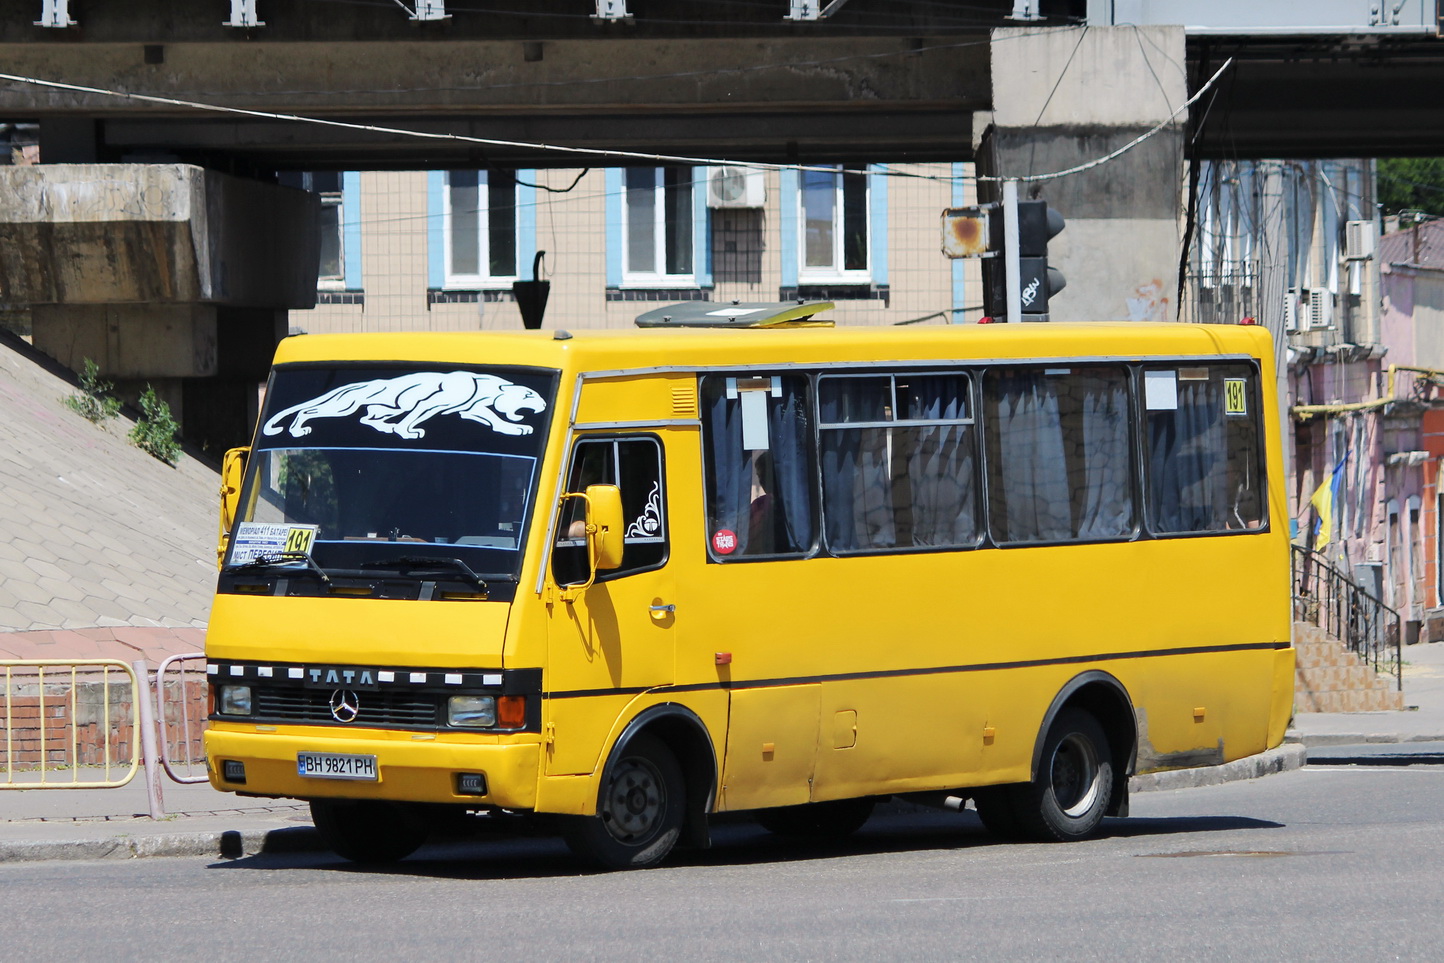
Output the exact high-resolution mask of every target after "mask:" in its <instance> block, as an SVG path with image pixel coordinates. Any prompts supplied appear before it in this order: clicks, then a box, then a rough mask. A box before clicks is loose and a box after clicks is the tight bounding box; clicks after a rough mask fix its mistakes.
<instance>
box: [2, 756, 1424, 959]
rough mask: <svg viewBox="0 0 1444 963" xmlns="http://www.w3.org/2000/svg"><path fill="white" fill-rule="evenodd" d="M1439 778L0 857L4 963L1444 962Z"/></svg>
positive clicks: (1356, 777) (1323, 772)
mask: <svg viewBox="0 0 1444 963" xmlns="http://www.w3.org/2000/svg"><path fill="white" fill-rule="evenodd" d="M1441 802H1444V766H1432V765H1415V766H1409V767H1389V766H1378V765H1370V766H1352V767H1329V766H1322V767H1313V766H1311V767H1310V768H1307V769H1304V770H1300V771H1296V772H1290V773H1285V774H1281V775H1276V776H1270V777H1268V778H1266V779H1259V780H1253V781H1250V782H1242V783H1232V784H1228V785H1223V786H1214V787H1208V788H1200V789H1187V790H1176V791H1172V792H1156V793H1148V794H1143V795H1137V796H1135V797H1134V805H1133V811H1134V816H1133V818H1130V819H1125V820H1109V821H1108V822H1107V823H1105V829H1106V834H1105V835H1104V836H1103V837H1102V838H1098V839H1094V840H1090V841H1087V842H1083V843H1075V844H1071V845H1031V844H1029V845H1023V844H1004V843H998V842H995V841H994V840H993V839H992V837H990V836H988V835H987V834H986V833H985V832H984V831H983V829H982V827H981V826H980V825H979V824H978V822H977V821H976V819H975V818H974V817H973V816H972V815H970V814H969V815H961V816H959V815H949V814H944V813H932V812H922V811H920V812H894V813H887V814H883V815H880V816H877V817H874V819H873V820H872V821H871V822H869V823H868V825H867V826H866V827H865V828H864V829H863V831H862V832H861V833H859V834H858V835H857V836H856V837H854V838H853V839H851V840H849V841H847V842H846V843H843V844H829V845H803V844H798V843H796V842H790V841H784V840H780V839H777V838H774V837H771V836H768V835H767V834H765V833H763V832H762V831H761V830H759V829H756V828H754V827H752V826H751V825H750V824H730V825H724V826H721V827H719V828H718V829H717V831H716V834H715V835H716V837H717V838H716V845H715V846H714V848H713V849H711V850H709V851H706V852H702V853H692V854H681V857H680V858H678V859H676V860H674V862H673V863H672V864H670V865H668V866H665V867H663V868H661V869H657V870H652V871H649V872H633V873H617V874H599V873H587V872H582V871H580V870H579V869H578V867H577V866H576V864H575V863H574V862H573V861H572V860H571V858H570V856H569V855H568V854H567V853H566V850H565V849H564V848H563V847H562V846H561V845H560V844H559V843H556V842H554V841H552V840H550V839H531V838H512V837H508V838H504V839H485V840H480V841H475V842H467V843H453V844H448V845H444V846H432V847H428V848H426V849H423V850H422V851H421V852H420V853H419V854H418V855H417V856H414V857H412V858H411V859H409V860H407V861H405V862H403V863H400V864H397V865H396V866H395V867H394V868H391V869H388V870H384V871H376V870H362V869H360V868H357V867H354V866H351V865H350V864H347V863H344V862H342V861H340V860H338V859H336V858H334V857H331V856H328V855H322V854H315V853H304V854H303V853H294V854H277V855H263V856H256V857H249V858H245V859H239V860H234V861H205V860H192V859H178V858H174V859H142V860H134V861H126V862H119V861H109V862H93V863H70V862H51V863H12V864H4V863H0V906H3V908H4V911H3V917H0V918H3V925H0V959H3V960H7V961H8V960H22V959H23V960H27V961H33V960H60V959H65V960H77V959H79V960H91V959H106V960H132V959H136V960H138V959H147V960H154V959H165V960H169V959H182V958H186V959H196V958H205V959H212V960H241V959H248V960H249V959H258V958H261V959H279V960H289V959H307V960H309V959H313V958H320V959H326V958H341V959H345V958H360V959H384V958H395V959H406V960H418V959H419V960H430V959H448V960H455V959H486V960H514V961H521V960H563V959H564V960H628V961H635V960H645V959H654V960H727V961H746V960H869V961H877V960H900V959H901V960H930V961H931V960H941V959H1047V960H1110V961H1116V960H1145V959H1150V960H1151V959H1168V960H1178V959H1184V960H1195V959H1197V960H1234V959H1237V960H1257V959H1264V960H1284V959H1287V960H1348V961H1350V963H1356V961H1360V960H1382V959H1395V958H1405V959H1422V958H1435V959H1437V958H1439V956H1440V954H1441V952H1444V951H1441V947H1444V806H1441Z"/></svg>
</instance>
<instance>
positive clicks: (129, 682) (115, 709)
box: [0, 659, 149, 790]
mask: <svg viewBox="0 0 1444 963" xmlns="http://www.w3.org/2000/svg"><path fill="white" fill-rule="evenodd" d="M148 698H149V693H148V689H147V688H146V687H145V686H143V685H142V684H141V682H140V680H139V678H138V677H137V675H136V670H135V669H134V668H133V667H132V666H130V665H127V664H126V663H124V662H120V661H118V660H113V659H96V660H93V661H71V660H65V659H20V660H0V725H3V733H0V790H4V789H42V788H43V789H106V788H115V787H119V786H124V785H125V784H126V783H128V782H130V781H131V780H132V779H133V778H135V774H136V772H137V771H138V770H139V768H140V765H141V759H142V741H143V738H144V734H145V733H144V725H143V722H142V717H141V707H142V704H143V702H145V701H146V700H148Z"/></svg>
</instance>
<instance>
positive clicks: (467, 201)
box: [443, 170, 520, 288]
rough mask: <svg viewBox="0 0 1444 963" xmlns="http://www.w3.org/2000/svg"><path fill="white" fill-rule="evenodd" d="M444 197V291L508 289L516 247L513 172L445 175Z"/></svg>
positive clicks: (513, 274) (514, 274) (514, 267)
mask: <svg viewBox="0 0 1444 963" xmlns="http://www.w3.org/2000/svg"><path fill="white" fill-rule="evenodd" d="M443 196H444V211H443V219H444V222H445V224H444V228H443V234H444V237H445V245H446V248H445V255H444V257H445V266H446V270H445V281H444V283H445V286H446V287H447V288H486V287H503V286H508V285H510V284H511V283H512V282H513V281H515V280H516V279H517V276H518V275H517V252H518V250H519V247H520V244H519V235H518V230H517V224H518V219H517V176H516V171H514V170H485V171H475V170H457V171H447V172H446V189H445V191H444V195H443Z"/></svg>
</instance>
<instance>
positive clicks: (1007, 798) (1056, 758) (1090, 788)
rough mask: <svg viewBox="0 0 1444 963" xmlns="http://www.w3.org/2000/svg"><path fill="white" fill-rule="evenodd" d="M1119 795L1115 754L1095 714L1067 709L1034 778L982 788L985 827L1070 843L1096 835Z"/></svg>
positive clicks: (1045, 742) (976, 800) (1046, 741)
mask: <svg viewBox="0 0 1444 963" xmlns="http://www.w3.org/2000/svg"><path fill="white" fill-rule="evenodd" d="M1112 796H1113V756H1112V753H1111V752H1110V750H1109V748H1108V737H1107V736H1106V734H1105V733H1104V732H1103V726H1102V725H1101V724H1099V722H1098V720H1097V719H1096V718H1095V717H1094V716H1093V715H1092V714H1091V713H1089V712H1085V711H1083V710H1082V709H1065V710H1063V711H1062V712H1061V713H1059V714H1058V718H1057V719H1055V720H1054V722H1053V725H1052V726H1051V727H1050V728H1049V730H1048V735H1047V736H1046V737H1044V739H1043V753H1042V757H1041V758H1040V759H1039V762H1038V772H1037V774H1036V775H1035V776H1034V777H1033V781H1032V782H1025V783H1020V784H1018V785H1013V786H997V787H993V788H990V789H988V790H985V791H983V792H980V793H979V794H978V795H976V796H975V797H974V805H975V806H976V807H977V810H978V815H979V816H980V817H981V818H982V820H983V825H984V826H986V827H987V828H988V829H989V830H990V831H992V832H993V833H995V834H997V835H999V836H1002V837H1004V838H1013V839H1033V840H1038V841H1041V842H1067V841H1070V840H1074V839H1082V838H1083V837H1085V836H1088V835H1090V834H1091V833H1092V832H1093V831H1094V830H1096V829H1097V828H1098V824H1099V823H1101V822H1102V821H1103V816H1104V814H1105V813H1106V812H1108V804H1109V801H1110V800H1111V799H1112Z"/></svg>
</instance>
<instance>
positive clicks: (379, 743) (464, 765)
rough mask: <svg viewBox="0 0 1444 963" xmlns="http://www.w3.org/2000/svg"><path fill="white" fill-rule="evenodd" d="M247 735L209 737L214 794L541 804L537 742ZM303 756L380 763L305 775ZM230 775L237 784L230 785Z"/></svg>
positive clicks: (214, 733) (217, 732)
mask: <svg viewBox="0 0 1444 963" xmlns="http://www.w3.org/2000/svg"><path fill="white" fill-rule="evenodd" d="M213 725H215V724H214V723H213ZM247 728H249V729H250V731H239V730H238V729H231V728H224V727H219V728H212V729H210V730H208V731H207V732H206V734H205V747H206V769H207V772H208V773H209V776H210V782H211V785H212V786H214V787H215V788H216V789H219V790H222V791H223V792H241V793H246V794H253V795H258V796H286V797H290V798H293V799H321V798H330V799H391V800H397V801H402V802H424V803H455V804H463V805H466V804H469V805H473V806H478V807H481V806H496V807H500V808H503V809H531V808H533V807H534V806H535V804H536V786H537V767H538V761H539V753H540V747H539V746H538V744H537V743H535V742H506V743H503V742H493V743H485V744H478V743H472V742H450V741H447V742H443V741H439V740H437V741H432V740H427V741H418V740H416V739H415V738H414V736H413V734H412V733H404V732H403V733H397V732H379V731H371V732H369V733H367V734H362V733H360V732H349V733H347V734H346V735H344V736H343V735H338V734H337V733H336V731H335V730H333V729H310V730H308V729H305V728H301V727H297V728H294V729H287V730H285V731H280V732H256V731H255V730H254V728H252V727H247ZM303 753H325V754H330V755H333V756H361V757H374V758H375V772H374V777H370V776H368V777H367V778H324V777H318V776H303V775H301V774H300V772H299V771H298V758H299V757H300V755H301V754H303ZM227 763H230V764H231V765H230V766H229V767H228V766H227ZM237 763H239V764H240V766H241V767H243V768H244V773H243V778H244V781H243V782H242V781H240V780H239V779H237V778H235V777H236V776H238V775H242V774H241V773H238V772H237V771H236V770H237V768H238V767H237V765H236V764H237ZM228 769H229V770H230V772H229V775H230V776H231V777H232V778H227V775H228ZM478 775H480V776H481V777H482V779H481V780H480V781H479V780H478V779H477V778H476V777H477V776H478ZM478 790H481V791H480V792H478Z"/></svg>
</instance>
